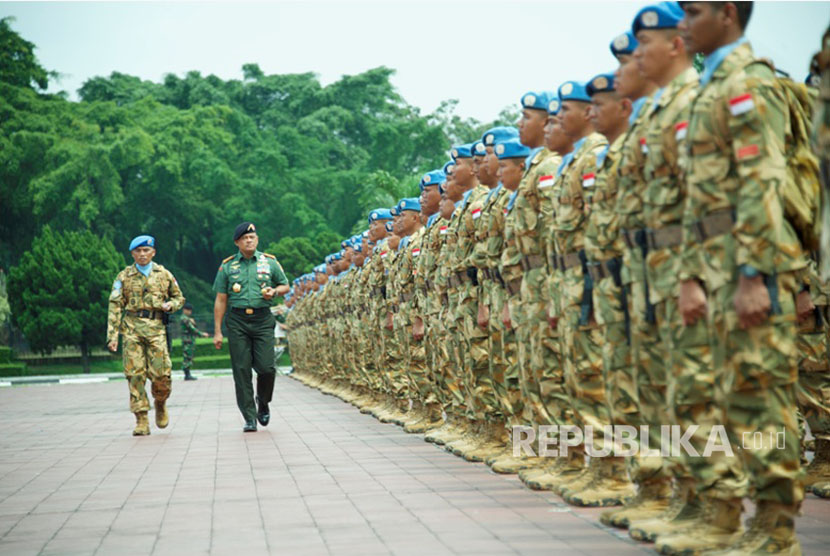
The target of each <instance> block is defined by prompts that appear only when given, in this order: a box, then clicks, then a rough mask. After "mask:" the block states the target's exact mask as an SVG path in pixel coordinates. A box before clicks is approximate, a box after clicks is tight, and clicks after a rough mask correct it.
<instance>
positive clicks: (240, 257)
mask: <svg viewBox="0 0 830 556" xmlns="http://www.w3.org/2000/svg"><path fill="white" fill-rule="evenodd" d="M260 255H262V252H261V251H259V250H254V254H253V255H252V256H251V260H252V261H255V260H257V259H258V258H259V256H260ZM234 260H235V261H242V260H245V255H243V254H242V251H237V252H236V257H235V258H234Z"/></svg>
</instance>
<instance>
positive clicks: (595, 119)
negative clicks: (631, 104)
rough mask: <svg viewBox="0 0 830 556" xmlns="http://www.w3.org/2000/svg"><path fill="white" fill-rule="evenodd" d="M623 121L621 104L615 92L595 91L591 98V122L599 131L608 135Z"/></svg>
mask: <svg viewBox="0 0 830 556" xmlns="http://www.w3.org/2000/svg"><path fill="white" fill-rule="evenodd" d="M624 122H625V116H624V113H623V106H622V103H621V101H620V99H619V98H618V97H617V95H616V94H615V93H595V94H594V96H593V97H592V98H591V124H592V125H593V126H594V129H596V130H597V131H598V132H599V133H602V134H603V135H608V134H609V133H611V132H613V131H616V130H618V129H619V128H620V126H621V125H623V123H624Z"/></svg>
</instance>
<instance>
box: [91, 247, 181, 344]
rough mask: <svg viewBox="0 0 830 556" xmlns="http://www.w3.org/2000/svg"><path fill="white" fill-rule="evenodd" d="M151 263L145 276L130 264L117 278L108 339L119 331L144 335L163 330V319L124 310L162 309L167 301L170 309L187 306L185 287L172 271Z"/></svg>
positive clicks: (112, 296)
mask: <svg viewBox="0 0 830 556" xmlns="http://www.w3.org/2000/svg"><path fill="white" fill-rule="evenodd" d="M152 264H153V268H152V269H151V270H150V275H149V276H144V275H143V274H142V273H141V272H139V270H138V268H136V266H135V265H134V264H131V265H130V266H128V267H127V268H125V269H124V270H122V271H121V272H119V273H118V276H117V277H116V278H115V282H113V284H112V291H111V292H110V297H109V315H108V317H107V343H109V342H112V341H113V340H117V339H118V334H119V333H130V334H137V335H139V336H145V337H146V336H154V335H157V334H164V325H163V324H162V322H161V320H160V319H148V318H139V317H134V316H130V315H129V314H127V315H125V314H124V312H125V311H141V310H150V311H161V310H162V309H161V306H162V304H163V303H164V302H165V301H169V302H170V303H171V304H172V307H171V309H170V312H171V313H172V312H175V311H178V310H179V309H181V308H182V307H183V306H184V296H183V295H182V290H181V288H179V283H178V282H176V279H175V278H174V277H173V274H171V273H170V271H169V270H167V269H166V268H164V267H163V266H161V265H160V264H158V263H152Z"/></svg>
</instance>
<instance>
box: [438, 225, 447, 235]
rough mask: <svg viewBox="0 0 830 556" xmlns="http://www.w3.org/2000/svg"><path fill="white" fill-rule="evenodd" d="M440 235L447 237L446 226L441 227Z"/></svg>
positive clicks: (439, 229)
mask: <svg viewBox="0 0 830 556" xmlns="http://www.w3.org/2000/svg"><path fill="white" fill-rule="evenodd" d="M438 233H439V234H441V235H442V236H443V235H445V234H446V233H447V227H446V226H441V227H440V228H438Z"/></svg>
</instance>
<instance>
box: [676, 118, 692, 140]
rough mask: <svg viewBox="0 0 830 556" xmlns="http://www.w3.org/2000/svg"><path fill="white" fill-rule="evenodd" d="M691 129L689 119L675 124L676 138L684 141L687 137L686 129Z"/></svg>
mask: <svg viewBox="0 0 830 556" xmlns="http://www.w3.org/2000/svg"><path fill="white" fill-rule="evenodd" d="M688 129H689V122H688V120H687V121H685V122H680V123H679V124H676V125H675V126H674V138H675V139H676V140H677V141H682V140H683V139H685V138H686V131H687V130H688Z"/></svg>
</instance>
